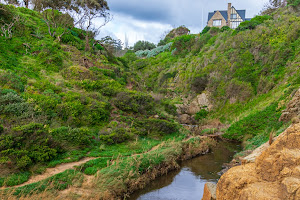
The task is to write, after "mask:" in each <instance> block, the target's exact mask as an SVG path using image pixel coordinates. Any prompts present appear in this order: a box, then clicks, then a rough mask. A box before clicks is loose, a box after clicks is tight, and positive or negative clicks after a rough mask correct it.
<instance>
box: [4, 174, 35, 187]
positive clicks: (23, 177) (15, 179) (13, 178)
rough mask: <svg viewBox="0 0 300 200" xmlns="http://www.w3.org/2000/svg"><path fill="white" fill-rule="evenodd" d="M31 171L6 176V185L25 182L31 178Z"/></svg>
mask: <svg viewBox="0 0 300 200" xmlns="http://www.w3.org/2000/svg"><path fill="white" fill-rule="evenodd" d="M29 177H30V173H29V172H23V173H18V174H12V175H10V176H9V177H7V178H5V179H4V180H3V182H4V184H5V185H6V186H9V187H11V186H15V185H19V184H22V183H25V182H26V181H28V180H29Z"/></svg>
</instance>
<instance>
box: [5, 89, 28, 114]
mask: <svg viewBox="0 0 300 200" xmlns="http://www.w3.org/2000/svg"><path fill="white" fill-rule="evenodd" d="M29 107H30V105H29V104H28V103H27V102H25V100H24V99H23V98H22V97H21V96H19V95H18V94H16V93H14V92H10V91H7V93H6V92H2V94H1V93H0V112H2V113H3V114H6V115H12V116H21V115H24V114H25V113H26V112H27V111H28V109H29Z"/></svg>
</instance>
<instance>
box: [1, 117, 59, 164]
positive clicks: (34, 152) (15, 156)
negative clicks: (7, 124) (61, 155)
mask: <svg viewBox="0 0 300 200" xmlns="http://www.w3.org/2000/svg"><path fill="white" fill-rule="evenodd" d="M60 151H61V148H60V146H59V144H58V143H56V142H55V141H54V140H53V138H52V137H51V135H50V134H49V132H48V130H47V128H45V127H44V125H42V124H37V123H31V124H27V125H24V126H18V127H15V128H13V129H12V133H10V134H5V135H1V136H0V158H1V159H2V160H11V161H12V162H13V163H15V164H16V168H19V169H26V168H28V167H29V166H30V165H32V164H34V163H38V162H46V161H49V160H51V159H53V158H54V157H55V156H57V152H60Z"/></svg>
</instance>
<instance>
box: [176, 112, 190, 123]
mask: <svg viewBox="0 0 300 200" xmlns="http://www.w3.org/2000/svg"><path fill="white" fill-rule="evenodd" d="M178 120H179V122H180V123H181V124H193V122H194V120H193V119H192V117H191V116H190V115H188V114H183V115H179V119H178Z"/></svg>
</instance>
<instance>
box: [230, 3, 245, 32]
mask: <svg viewBox="0 0 300 200" xmlns="http://www.w3.org/2000/svg"><path fill="white" fill-rule="evenodd" d="M245 13H246V11H245V10H236V9H235V8H234V7H233V6H232V7H231V8H230V20H229V21H228V26H229V27H230V28H233V29H235V28H237V27H238V26H239V25H240V23H241V22H243V21H245Z"/></svg>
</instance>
